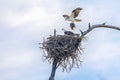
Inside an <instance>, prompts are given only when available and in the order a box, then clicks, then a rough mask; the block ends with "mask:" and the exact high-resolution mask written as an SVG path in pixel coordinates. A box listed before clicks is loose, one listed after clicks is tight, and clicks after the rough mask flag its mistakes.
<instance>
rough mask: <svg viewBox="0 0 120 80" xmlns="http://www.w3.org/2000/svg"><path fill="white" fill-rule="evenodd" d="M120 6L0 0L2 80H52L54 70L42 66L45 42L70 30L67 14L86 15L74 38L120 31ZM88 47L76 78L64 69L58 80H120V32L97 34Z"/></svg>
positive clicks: (106, 0) (115, 2) (109, 0)
mask: <svg viewBox="0 0 120 80" xmlns="http://www.w3.org/2000/svg"><path fill="white" fill-rule="evenodd" d="M119 3H120V0H99V1H98V0H87V1H85V0H0V44H1V45H0V80H48V78H49V76H50V72H51V64H49V63H48V62H43V61H42V58H41V57H42V54H43V52H42V50H40V49H39V48H38V47H39V45H38V43H39V42H42V40H43V37H45V38H46V37H48V36H49V35H50V34H53V30H54V29H56V30H57V33H58V34H63V32H62V31H61V28H65V29H67V30H70V28H69V22H65V21H64V18H63V17H62V15H63V14H70V12H71V11H72V10H73V9H75V8H76V7H82V8H83V11H82V13H81V14H80V16H79V18H80V19H82V22H81V23H77V24H76V25H77V28H76V29H75V30H74V32H79V30H78V29H82V30H86V29H87V26H88V22H90V23H91V24H100V23H103V22H107V24H110V25H114V26H118V27H120V15H119V13H120V10H119V7H120V5H119ZM86 37H87V40H86V41H84V42H83V43H82V46H83V47H84V48H85V49H84V52H85V53H84V54H83V55H82V60H83V61H84V62H83V64H82V67H80V68H79V69H77V68H73V69H72V71H71V72H70V73H66V72H64V73H63V72H62V70H61V68H58V70H57V72H56V77H55V80H120V76H119V75H120V69H119V68H120V63H119V61H120V47H119V45H120V32H119V31H116V30H111V29H104V28H102V29H96V30H94V31H92V32H91V33H89V34H88V35H87V36H86Z"/></svg>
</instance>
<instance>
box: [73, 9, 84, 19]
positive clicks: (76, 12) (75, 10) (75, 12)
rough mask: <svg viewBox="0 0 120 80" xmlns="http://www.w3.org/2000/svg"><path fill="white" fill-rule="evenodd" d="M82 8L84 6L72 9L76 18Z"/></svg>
mask: <svg viewBox="0 0 120 80" xmlns="http://www.w3.org/2000/svg"><path fill="white" fill-rule="evenodd" d="M81 10H82V8H76V9H74V10H73V11H72V13H74V18H76V17H77V16H78V15H79V13H80V11H81Z"/></svg>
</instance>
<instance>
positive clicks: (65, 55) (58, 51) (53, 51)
mask: <svg viewBox="0 0 120 80" xmlns="http://www.w3.org/2000/svg"><path fill="white" fill-rule="evenodd" d="M80 42H81V38H80V37H75V36H67V35H56V36H50V37H48V38H47V39H46V40H45V41H44V42H43V43H42V45H43V47H42V48H43V50H44V55H43V58H44V59H45V60H48V62H50V63H52V62H53V61H54V60H56V61H57V67H58V66H59V65H60V66H61V67H62V69H63V71H64V70H66V71H67V72H68V71H70V70H71V69H72V67H73V66H74V65H76V66H77V67H79V65H80V63H81V62H82V61H81V60H80V55H81V54H82V52H81V51H82V48H81V46H80Z"/></svg>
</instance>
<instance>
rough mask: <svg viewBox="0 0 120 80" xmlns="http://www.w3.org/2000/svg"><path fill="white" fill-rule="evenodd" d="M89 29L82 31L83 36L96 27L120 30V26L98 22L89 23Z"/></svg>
mask: <svg viewBox="0 0 120 80" xmlns="http://www.w3.org/2000/svg"><path fill="white" fill-rule="evenodd" d="M88 27H89V28H88V30H86V31H84V32H82V31H81V30H80V32H81V36H85V35H86V34H88V33H89V32H90V31H92V30H93V29H96V28H102V27H103V28H111V29H115V30H119V31H120V27H116V26H111V25H106V23H103V24H97V25H92V26H91V25H90V23H89V26H88Z"/></svg>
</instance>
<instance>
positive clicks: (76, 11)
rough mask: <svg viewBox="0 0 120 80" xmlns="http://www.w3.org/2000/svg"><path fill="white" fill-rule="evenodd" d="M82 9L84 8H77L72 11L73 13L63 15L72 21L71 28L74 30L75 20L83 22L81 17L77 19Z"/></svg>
mask: <svg viewBox="0 0 120 80" xmlns="http://www.w3.org/2000/svg"><path fill="white" fill-rule="evenodd" d="M81 10H82V8H76V9H74V10H73V11H72V13H71V15H70V16H69V15H63V17H64V18H65V20H67V21H71V23H70V28H71V29H72V30H73V29H74V27H75V24H74V22H81V21H82V20H81V19H76V17H77V16H78V15H79V13H80V11H81Z"/></svg>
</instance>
